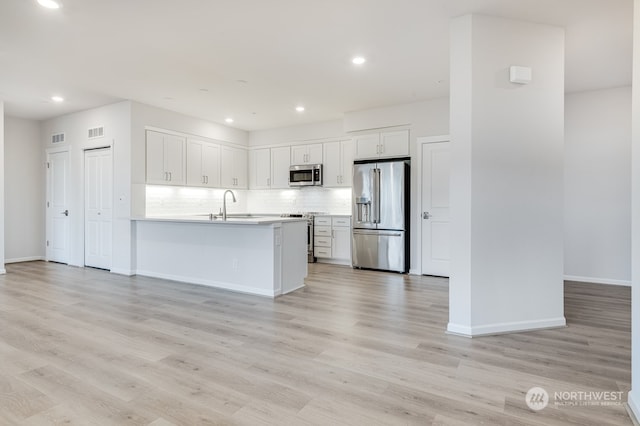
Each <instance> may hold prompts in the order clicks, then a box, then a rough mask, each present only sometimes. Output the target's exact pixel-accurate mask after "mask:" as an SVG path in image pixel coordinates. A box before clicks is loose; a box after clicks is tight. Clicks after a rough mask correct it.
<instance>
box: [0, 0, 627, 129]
mask: <svg viewBox="0 0 640 426" xmlns="http://www.w3.org/2000/svg"><path fill="white" fill-rule="evenodd" d="M62 1H63V8H62V9H59V10H57V11H53V10H47V9H43V8H42V7H40V6H38V4H37V3H36V0H2V1H1V2H0V99H3V100H4V101H5V110H6V113H7V114H8V115H12V116H18V117H25V118H32V119H38V120H41V119H47V118H50V117H54V116H57V115H61V114H64V113H68V112H72V111H78V110H83V109H87V108H91V107H95V106H99V105H104V104H107V103H111V102H114V101H117V100H122V99H133V100H136V101H139V102H142V103H146V104H150V105H155V106H158V107H162V108H166V109H170V110H173V111H177V112H181V113H184V114H188V115H192V116H196V117H201V118H204V119H207V120H211V121H214V122H220V123H222V122H223V120H224V118H225V117H227V116H232V117H233V118H234V119H235V123H234V124H233V127H237V128H240V129H245V130H256V129H266V128H273V127H281V126H291V125H296V124H302V123H308V122H316V121H324V120H332V119H337V118H340V117H341V116H342V113H343V112H346V111H353V110H361V109H367V108H371V107H377V106H383V105H392V104H400V103H407V102H413V101H419V100H424V99H431V98H437V97H442V96H446V95H447V94H448V90H449V88H448V85H449V83H448V75H449V64H448V62H449V59H448V31H449V20H450V19H451V18H452V17H455V16H459V15H463V14H467V13H484V14H491V15H498V16H504V17H510V18H516V19H523V20H528V21H534V22H541V23H549V24H552V25H558V26H563V27H565V28H566V89H567V91H580V90H588V89H598V88H607V87H615V86H622V85H629V84H631V63H632V9H633V0H180V1H179V0H62ZM356 54H361V55H364V56H365V57H366V58H367V59H368V61H367V63H366V64H365V65H364V66H361V67H356V66H354V65H353V64H351V62H350V59H351V57H352V56H354V55H356ZM243 81H244V82H243ZM54 94H61V95H62V96H64V97H65V98H66V102H64V103H63V104H54V103H53V102H52V101H51V100H50V97H51V96H52V95H54ZM298 104H303V105H304V106H305V107H306V108H307V110H306V111H305V112H304V113H303V114H300V113H297V112H295V110H294V108H295V106H296V105H298Z"/></svg>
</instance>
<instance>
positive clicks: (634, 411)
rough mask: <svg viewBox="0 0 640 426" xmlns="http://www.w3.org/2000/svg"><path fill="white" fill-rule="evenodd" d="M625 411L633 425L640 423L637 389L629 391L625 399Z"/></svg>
mask: <svg viewBox="0 0 640 426" xmlns="http://www.w3.org/2000/svg"><path fill="white" fill-rule="evenodd" d="M627 411H628V412H629V416H631V421H633V424H634V425H637V424H639V423H640V395H638V391H635V392H634V391H633V390H632V391H630V392H629V394H628V399H627Z"/></svg>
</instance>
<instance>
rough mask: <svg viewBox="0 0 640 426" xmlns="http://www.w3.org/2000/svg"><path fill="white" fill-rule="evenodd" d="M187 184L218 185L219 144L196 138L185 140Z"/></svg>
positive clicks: (208, 186) (215, 186)
mask: <svg viewBox="0 0 640 426" xmlns="http://www.w3.org/2000/svg"><path fill="white" fill-rule="evenodd" d="M187 185H188V186H202V187H206V188H218V187H219V186H220V145H217V144H214V143H210V142H203V141H197V140H191V139H190V140H188V141H187Z"/></svg>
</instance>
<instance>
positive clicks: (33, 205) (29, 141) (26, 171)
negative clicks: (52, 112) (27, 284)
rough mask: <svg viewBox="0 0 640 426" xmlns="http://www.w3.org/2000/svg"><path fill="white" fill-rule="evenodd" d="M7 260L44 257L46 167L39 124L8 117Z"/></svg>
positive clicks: (6, 164) (6, 124) (6, 146)
mask: <svg viewBox="0 0 640 426" xmlns="http://www.w3.org/2000/svg"><path fill="white" fill-rule="evenodd" d="M4 124H5V127H4V130H5V131H4V135H5V141H4V148H5V149H4V152H5V168H4V170H5V176H7V179H6V182H5V218H4V219H5V252H6V253H5V255H6V262H7V263H9V262H18V261H27V260H38V259H43V258H44V254H45V253H44V248H45V236H44V229H45V228H44V220H45V215H44V212H45V168H44V163H45V160H44V153H43V151H42V144H41V140H40V123H39V122H38V121H34V120H25V119H21V118H13V117H5V123H4Z"/></svg>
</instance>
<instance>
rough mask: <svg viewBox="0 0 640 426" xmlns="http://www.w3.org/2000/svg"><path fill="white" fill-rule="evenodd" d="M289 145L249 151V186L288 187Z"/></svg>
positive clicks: (255, 187)
mask: <svg viewBox="0 0 640 426" xmlns="http://www.w3.org/2000/svg"><path fill="white" fill-rule="evenodd" d="M290 161H291V150H290V147H288V146H285V147H281V148H262V149H255V150H252V151H250V152H249V163H250V164H249V188H251V189H282V188H289V165H290Z"/></svg>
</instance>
